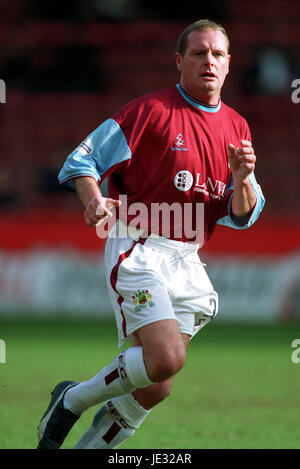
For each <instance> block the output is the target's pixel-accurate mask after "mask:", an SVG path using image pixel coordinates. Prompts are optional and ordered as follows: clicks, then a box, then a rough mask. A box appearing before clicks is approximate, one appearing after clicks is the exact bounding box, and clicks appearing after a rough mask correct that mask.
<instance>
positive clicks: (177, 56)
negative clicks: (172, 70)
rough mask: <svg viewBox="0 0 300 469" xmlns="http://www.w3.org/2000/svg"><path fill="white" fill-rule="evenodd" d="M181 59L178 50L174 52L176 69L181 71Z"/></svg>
mask: <svg viewBox="0 0 300 469" xmlns="http://www.w3.org/2000/svg"><path fill="white" fill-rule="evenodd" d="M181 59H182V57H181V55H180V54H179V52H176V54H175V62H176V67H177V70H178V71H179V72H181V71H182V65H181Z"/></svg>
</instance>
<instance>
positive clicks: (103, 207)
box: [74, 176, 121, 227]
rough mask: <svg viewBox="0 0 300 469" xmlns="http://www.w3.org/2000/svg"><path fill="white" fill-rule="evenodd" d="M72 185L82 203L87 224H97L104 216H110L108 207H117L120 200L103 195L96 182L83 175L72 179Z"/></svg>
mask: <svg viewBox="0 0 300 469" xmlns="http://www.w3.org/2000/svg"><path fill="white" fill-rule="evenodd" d="M74 185H75V189H76V192H77V194H78V197H79V198H80V200H81V202H82V203H83V205H84V207H85V210H84V214H83V216H84V220H85V222H86V223H87V225H88V226H91V227H95V226H97V225H98V224H99V223H100V222H101V221H102V220H103V219H104V218H105V217H111V216H112V213H111V211H110V210H109V207H112V206H114V207H119V206H120V203H121V202H120V201H119V200H114V199H111V198H109V197H103V195H102V193H101V191H100V188H99V185H98V183H97V182H96V181H95V179H94V178H92V177H88V176H83V177H77V178H76V179H74Z"/></svg>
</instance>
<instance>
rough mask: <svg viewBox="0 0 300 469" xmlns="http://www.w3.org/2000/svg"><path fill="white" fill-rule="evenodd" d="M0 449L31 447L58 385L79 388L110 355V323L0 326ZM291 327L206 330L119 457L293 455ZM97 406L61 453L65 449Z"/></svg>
mask: <svg viewBox="0 0 300 469" xmlns="http://www.w3.org/2000/svg"><path fill="white" fill-rule="evenodd" d="M0 338H1V339H3V340H4V341H5V344H6V363H0V448H1V449H31V448H35V447H36V444H37V440H36V429H37V425H38V423H39V420H40V418H41V416H42V414H43V413H44V411H45V409H46V407H47V406H48V403H49V398H50V395H49V393H50V391H51V390H52V389H53V387H54V386H55V385H56V384H57V382H59V381H61V380H64V379H75V380H79V381H80V380H81V381H82V380H85V379H88V378H89V377H91V376H93V375H94V374H95V373H96V372H97V371H98V370H99V369H101V368H102V367H103V366H105V365H106V364H107V363H108V362H110V361H111V360H112V359H113V358H114V357H115V355H116V354H117V352H118V348H117V336H116V331H115V327H114V324H109V323H81V322H80V323H79V322H72V323H59V322H44V323H41V322H40V323H34V322H23V323H22V322H12V323H1V322H0ZM295 338H300V325H299V324H298V325H295V324H294V325H289V326H288V325H277V326H270V325H243V326H240V325H224V324H220V323H218V321H217V320H216V321H215V323H212V324H210V325H208V326H206V327H205V328H204V329H203V330H202V331H200V332H199V333H198V335H197V336H196V337H195V338H194V339H193V340H192V341H191V344H190V348H189V352H188V359H187V363H186V366H185V367H184V368H183V369H182V370H181V371H180V373H179V374H178V375H177V376H176V377H175V380H174V388H173V392H172V394H171V396H170V397H169V398H168V399H166V400H165V401H164V402H163V403H161V404H160V405H159V406H157V407H156V408H154V410H153V412H152V413H151V414H150V416H149V417H148V418H147V420H145V422H144V424H143V425H142V427H141V428H140V429H139V430H138V431H137V432H136V434H135V436H134V437H133V438H131V439H130V440H128V441H127V442H126V443H125V444H124V445H123V446H122V447H121V448H122V449H147V448H151V449H153V448H156V449H170V448H171V449H176V448H179V449H194V448H198V449H221V448H224V449H241V448H242V449H276V448H277V449H279V448H284V449H296V448H299V447H300V428H299V421H300V408H299V404H300V363H299V364H295V363H293V362H292V360H291V354H292V352H293V350H294V349H293V348H292V347H291V343H292V341H293V339H295ZM97 408H98V407H95V408H92V409H89V410H88V411H87V412H86V413H85V414H84V415H83V416H82V417H81V418H80V420H79V421H78V422H77V424H76V425H75V427H74V428H73V429H72V431H71V433H70V434H69V436H68V438H67V440H66V441H65V443H64V446H63V448H66V449H69V448H72V447H73V445H74V444H75V443H76V441H77V440H78V439H79V438H80V437H81V435H82V434H83V432H84V431H85V429H86V428H87V427H88V426H89V425H90V422H91V420H92V418H93V415H94V413H95V411H96V409H97Z"/></svg>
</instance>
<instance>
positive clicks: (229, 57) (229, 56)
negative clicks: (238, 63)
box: [227, 54, 231, 73]
mask: <svg viewBox="0 0 300 469" xmlns="http://www.w3.org/2000/svg"><path fill="white" fill-rule="evenodd" d="M230 60H231V55H229V54H228V66H227V73H229V64H230Z"/></svg>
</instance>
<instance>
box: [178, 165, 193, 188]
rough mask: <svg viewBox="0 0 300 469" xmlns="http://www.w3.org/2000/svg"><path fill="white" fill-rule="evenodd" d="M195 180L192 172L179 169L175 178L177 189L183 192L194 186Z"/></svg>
mask: <svg viewBox="0 0 300 469" xmlns="http://www.w3.org/2000/svg"><path fill="white" fill-rule="evenodd" d="M193 181H194V178H193V175H192V173H190V172H189V171H187V170H182V171H179V172H178V173H177V174H176V176H175V178H174V184H175V187H176V189H178V190H180V191H183V192H185V191H188V190H189V189H190V188H191V187H192V185H193Z"/></svg>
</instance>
